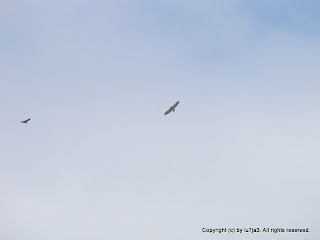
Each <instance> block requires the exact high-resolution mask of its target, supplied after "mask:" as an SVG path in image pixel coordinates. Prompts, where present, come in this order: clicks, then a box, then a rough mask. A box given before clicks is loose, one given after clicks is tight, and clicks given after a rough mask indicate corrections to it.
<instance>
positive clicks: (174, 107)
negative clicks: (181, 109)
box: [164, 101, 179, 115]
mask: <svg viewBox="0 0 320 240" xmlns="http://www.w3.org/2000/svg"><path fill="white" fill-rule="evenodd" d="M178 104H179V101H178V102H176V103H175V104H174V105H173V106H172V107H170V108H169V109H168V111H166V112H165V113H164V115H167V114H169V113H171V112H174V110H175V109H176V107H177V106H178Z"/></svg>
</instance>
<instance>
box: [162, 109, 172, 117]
mask: <svg viewBox="0 0 320 240" xmlns="http://www.w3.org/2000/svg"><path fill="white" fill-rule="evenodd" d="M171 111H172V108H169V109H168V110H167V111H166V112H165V113H164V115H167V114H169V113H170V112H171Z"/></svg>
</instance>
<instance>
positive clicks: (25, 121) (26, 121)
mask: <svg viewBox="0 0 320 240" xmlns="http://www.w3.org/2000/svg"><path fill="white" fill-rule="evenodd" d="M28 121H30V118H29V119H27V120H24V121H21V123H28Z"/></svg>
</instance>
